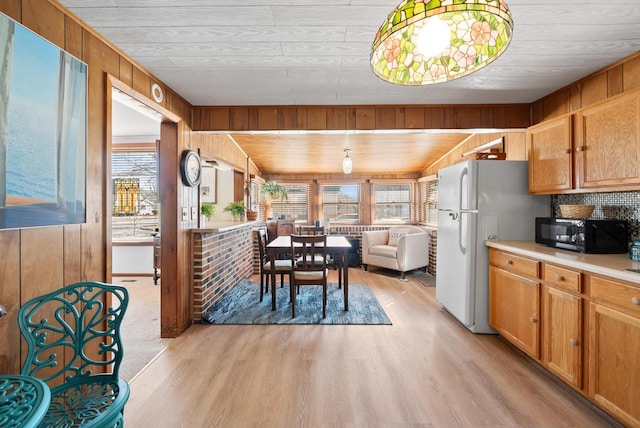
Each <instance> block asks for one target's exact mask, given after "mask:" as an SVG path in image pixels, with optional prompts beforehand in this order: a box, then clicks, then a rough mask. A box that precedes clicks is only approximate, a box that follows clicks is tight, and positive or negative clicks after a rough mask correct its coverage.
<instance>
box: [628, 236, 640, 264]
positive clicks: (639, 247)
mask: <svg viewBox="0 0 640 428" xmlns="http://www.w3.org/2000/svg"><path fill="white" fill-rule="evenodd" d="M629 258H630V259H631V260H633V261H634V262H640V240H638V241H632V242H631V247H630V248H629Z"/></svg>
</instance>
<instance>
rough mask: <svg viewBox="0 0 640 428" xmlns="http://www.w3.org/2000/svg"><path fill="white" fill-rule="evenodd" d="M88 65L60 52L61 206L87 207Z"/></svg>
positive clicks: (58, 185) (78, 211) (58, 160)
mask: <svg viewBox="0 0 640 428" xmlns="http://www.w3.org/2000/svg"><path fill="white" fill-rule="evenodd" d="M86 100H87V66H86V65H85V64H83V63H82V62H80V61H78V60H77V59H75V58H74V57H72V56H71V55H69V54H68V53H66V52H63V51H61V52H60V62H59V67H58V98H57V114H58V118H57V123H56V139H57V155H56V193H57V195H56V196H57V204H58V208H62V209H65V210H66V211H68V212H69V213H71V214H81V213H83V212H84V209H85V181H86V134H87V130H86V122H87V121H86V116H87V104H86Z"/></svg>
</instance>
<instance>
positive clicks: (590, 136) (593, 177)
mask: <svg viewBox="0 0 640 428" xmlns="http://www.w3.org/2000/svg"><path fill="white" fill-rule="evenodd" d="M527 148H528V151H529V191H530V192H531V193H542V194H557V193H575V192H579V191H584V192H594V191H601V192H604V191H623V190H638V189H640V91H639V90H637V91H633V92H629V93H624V94H621V95H618V96H616V97H612V98H609V99H607V100H606V101H603V102H601V103H598V104H596V105H593V106H590V107H586V108H584V109H581V110H578V111H577V112H576V113H574V114H568V115H565V116H561V117H559V118H556V119H552V120H548V121H545V122H542V123H539V124H537V125H534V126H532V127H530V128H529V129H528V130H527Z"/></svg>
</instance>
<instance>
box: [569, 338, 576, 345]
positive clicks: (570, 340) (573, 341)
mask: <svg viewBox="0 0 640 428" xmlns="http://www.w3.org/2000/svg"><path fill="white" fill-rule="evenodd" d="M569 343H570V344H571V346H578V341H577V340H575V339H574V338H573V337H572V338H571V339H569Z"/></svg>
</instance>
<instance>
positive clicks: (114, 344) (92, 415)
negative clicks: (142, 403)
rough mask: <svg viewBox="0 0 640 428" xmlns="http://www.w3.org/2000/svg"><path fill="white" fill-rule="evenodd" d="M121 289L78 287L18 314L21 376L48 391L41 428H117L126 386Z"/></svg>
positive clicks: (32, 304)
mask: <svg viewBox="0 0 640 428" xmlns="http://www.w3.org/2000/svg"><path fill="white" fill-rule="evenodd" d="M128 304H129V294H128V292H127V289H126V288H124V287H120V286H116V285H110V284H104V283H100V282H80V283H77V284H72V285H69V286H66V287H64V288H61V289H59V290H56V291H54V292H51V293H48V294H45V295H43V296H40V297H36V298H33V299H31V300H29V301H28V302H27V303H25V304H24V305H23V306H22V307H21V308H20V310H19V312H18V326H19V327H20V332H21V333H22V336H23V337H24V339H25V341H26V342H27V346H28V351H27V357H26V359H25V362H24V365H23V367H22V371H21V374H22V375H28V376H33V377H36V378H39V379H41V380H43V381H45V382H47V383H48V384H49V386H50V387H51V405H50V407H49V411H48V412H47V415H46V416H45V419H44V420H43V422H42V423H43V426H80V425H85V424H88V423H96V424H97V426H115V425H116V424H119V423H122V410H123V408H124V405H125V403H126V401H127V399H128V398H129V386H128V384H127V383H126V381H124V380H123V379H120V378H119V377H118V371H119V368H120V363H121V362H122V357H123V349H122V338H121V336H120V326H121V324H122V318H123V317H124V314H125V312H126V310H127V306H128Z"/></svg>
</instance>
